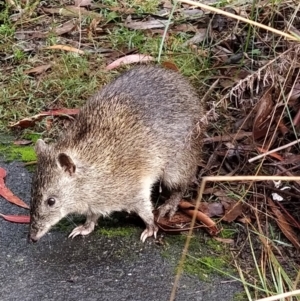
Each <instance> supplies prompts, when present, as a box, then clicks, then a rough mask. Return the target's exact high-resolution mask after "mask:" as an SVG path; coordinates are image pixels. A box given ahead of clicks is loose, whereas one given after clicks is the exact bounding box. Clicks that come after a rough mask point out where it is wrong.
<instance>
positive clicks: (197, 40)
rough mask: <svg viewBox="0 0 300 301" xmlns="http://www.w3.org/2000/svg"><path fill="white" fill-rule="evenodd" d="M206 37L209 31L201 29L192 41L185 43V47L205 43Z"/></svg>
mask: <svg viewBox="0 0 300 301" xmlns="http://www.w3.org/2000/svg"><path fill="white" fill-rule="evenodd" d="M206 36H207V29H206V28H199V30H198V32H197V33H196V34H195V35H194V36H193V37H192V38H191V39H189V40H187V41H186V42H185V43H183V46H188V45H193V44H199V43H201V42H203V41H204V39H205V38H206Z"/></svg>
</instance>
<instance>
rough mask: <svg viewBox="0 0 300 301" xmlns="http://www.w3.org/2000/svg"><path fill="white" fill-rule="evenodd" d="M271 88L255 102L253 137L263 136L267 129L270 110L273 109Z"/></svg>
mask: <svg viewBox="0 0 300 301" xmlns="http://www.w3.org/2000/svg"><path fill="white" fill-rule="evenodd" d="M271 92H272V88H270V89H268V90H267V91H266V92H265V94H264V95H263V96H262V97H261V99H260V101H259V103H258V104H257V112H256V116H255V118H254V123H253V139H254V140H257V139H259V138H261V137H264V136H265V135H266V133H267V131H268V128H269V125H270V123H269V122H268V121H269V120H270V115H271V112H272V111H273V109H274V103H273V99H272V93H271Z"/></svg>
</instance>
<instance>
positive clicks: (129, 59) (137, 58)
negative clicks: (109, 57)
mask: <svg viewBox="0 0 300 301" xmlns="http://www.w3.org/2000/svg"><path fill="white" fill-rule="evenodd" d="M154 60H155V59H154V57H152V56H150V55H144V54H131V55H127V56H123V57H121V58H119V59H117V60H115V61H114V62H112V63H110V64H109V65H107V66H106V67H105V70H112V69H115V68H118V67H120V66H121V65H127V64H133V63H141V62H149V61H154Z"/></svg>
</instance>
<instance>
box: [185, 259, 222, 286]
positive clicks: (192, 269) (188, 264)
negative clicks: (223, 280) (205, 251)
mask: <svg viewBox="0 0 300 301" xmlns="http://www.w3.org/2000/svg"><path fill="white" fill-rule="evenodd" d="M226 262H227V261H226V260H225V259H224V258H222V257H217V256H203V257H200V258H195V257H193V256H189V255H188V256H187V257H186V260H185V262H184V271H185V272H187V273H189V274H192V275H196V276H198V277H199V278H200V279H201V280H203V281H205V280H208V279H209V276H210V274H213V273H214V274H215V273H218V274H219V273H220V271H222V270H224V269H226V266H227V265H226ZM221 274H222V273H221Z"/></svg>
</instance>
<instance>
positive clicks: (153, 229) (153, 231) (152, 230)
mask: <svg viewBox="0 0 300 301" xmlns="http://www.w3.org/2000/svg"><path fill="white" fill-rule="evenodd" d="M157 231H158V227H157V226H156V225H155V224H153V225H148V226H147V228H146V229H145V230H144V232H143V233H142V234H141V241H142V242H145V240H146V239H147V238H148V237H151V236H152V235H153V236H154V238H155V239H156V236H157Z"/></svg>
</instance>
